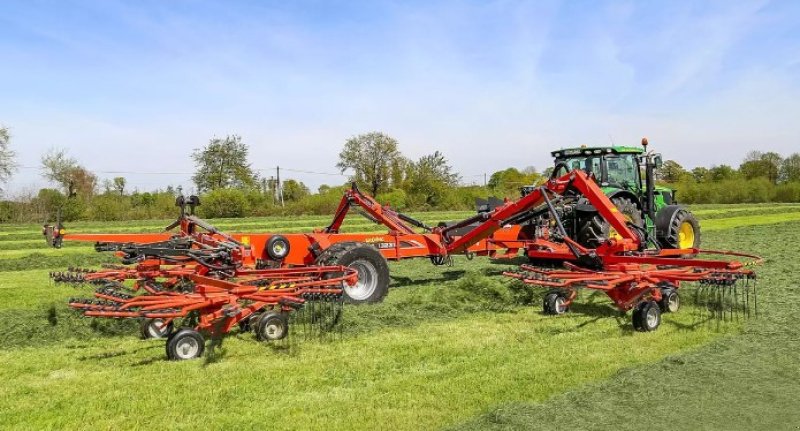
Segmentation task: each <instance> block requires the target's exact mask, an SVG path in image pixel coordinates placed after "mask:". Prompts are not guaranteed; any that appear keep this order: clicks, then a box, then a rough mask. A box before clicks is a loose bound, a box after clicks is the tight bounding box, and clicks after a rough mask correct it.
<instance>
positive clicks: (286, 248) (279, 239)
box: [264, 235, 292, 262]
mask: <svg viewBox="0 0 800 431" xmlns="http://www.w3.org/2000/svg"><path fill="white" fill-rule="evenodd" d="M277 243H282V244H283V253H280V254H279V253H275V252H274V251H273V250H272V248H273V247H274V246H275V244H277ZM264 250H265V251H266V253H267V256H269V258H270V259H272V260H274V261H277V262H280V261H282V260H283V259H286V256H288V255H289V252H290V251H291V250H292V246H291V244H290V243H289V240H288V239H286V237H285V236H283V235H273V236H271V237H269V239H268V240H267V244H266V245H265V246H264Z"/></svg>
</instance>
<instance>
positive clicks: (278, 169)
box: [275, 166, 283, 206]
mask: <svg viewBox="0 0 800 431" xmlns="http://www.w3.org/2000/svg"><path fill="white" fill-rule="evenodd" d="M275 177H276V179H277V181H278V186H277V187H276V188H275V190H276V191H277V193H278V200H279V201H280V202H281V206H283V185H282V184H281V167H280V166H277V167H276V175H275Z"/></svg>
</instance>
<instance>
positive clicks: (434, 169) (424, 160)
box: [408, 151, 461, 205]
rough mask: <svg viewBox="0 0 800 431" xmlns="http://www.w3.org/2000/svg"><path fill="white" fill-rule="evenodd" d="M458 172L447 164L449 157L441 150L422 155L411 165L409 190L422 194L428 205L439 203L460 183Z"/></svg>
mask: <svg viewBox="0 0 800 431" xmlns="http://www.w3.org/2000/svg"><path fill="white" fill-rule="evenodd" d="M460 179H461V178H460V177H459V176H458V174H456V173H454V172H453V169H452V168H451V167H450V166H449V165H448V164H447V159H446V158H445V157H444V155H443V154H442V153H440V152H439V151H436V152H434V153H433V154H429V155H427V156H422V157H420V159H419V160H418V161H417V162H415V163H413V164H412V165H411V169H410V178H409V180H408V181H409V185H410V187H409V191H410V192H411V193H413V194H417V195H420V196H422V197H423V198H424V200H425V203H426V204H428V205H437V204H439V203H440V202H441V198H442V196H443V195H444V194H445V193H447V192H448V191H449V190H450V189H452V188H453V187H455V186H457V185H458V182H459V181H460Z"/></svg>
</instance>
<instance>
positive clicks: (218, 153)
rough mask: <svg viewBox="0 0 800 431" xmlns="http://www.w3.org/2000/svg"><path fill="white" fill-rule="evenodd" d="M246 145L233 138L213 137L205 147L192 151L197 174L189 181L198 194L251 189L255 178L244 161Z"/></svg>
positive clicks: (234, 136) (240, 139)
mask: <svg viewBox="0 0 800 431" xmlns="http://www.w3.org/2000/svg"><path fill="white" fill-rule="evenodd" d="M248 151H249V149H248V147H247V144H245V143H243V142H242V138H241V137H240V136H237V135H228V136H226V137H225V138H224V139H219V138H213V139H211V140H210V141H209V143H208V145H206V146H205V147H203V148H199V149H196V150H194V152H193V153H192V159H194V162H195V165H196V166H197V171H196V173H195V174H194V176H192V181H194V183H195V185H197V189H198V190H199V191H200V192H205V191H209V190H217V189H224V188H237V189H243V188H250V187H255V185H256V183H257V181H258V178H257V176H256V175H255V173H253V170H252V169H251V168H250V163H248V161H247V154H248Z"/></svg>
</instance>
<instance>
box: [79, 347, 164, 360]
mask: <svg viewBox="0 0 800 431" xmlns="http://www.w3.org/2000/svg"><path fill="white" fill-rule="evenodd" d="M158 347H159V346H157V345H148V346H144V347H139V348H136V349H130V350H114V351H110V352H103V353H98V354H96V355H86V356H81V357H79V358H78V360H81V361H96V360H101V359H113V358H119V357H121V356H127V355H133V354H136V353H139V352H143V351H145V350H152V349H155V348H158Z"/></svg>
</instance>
